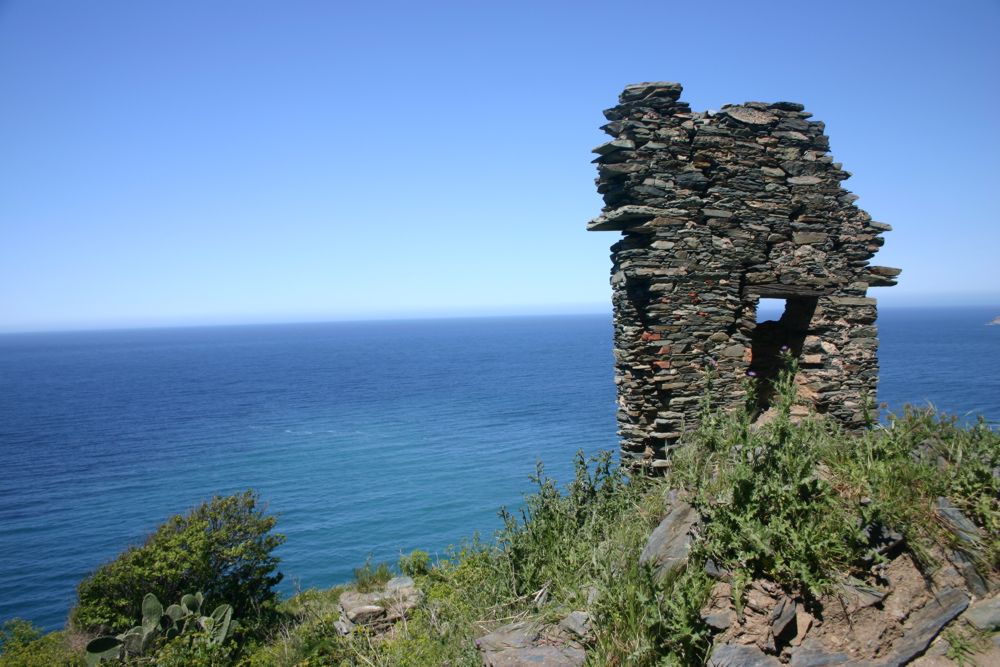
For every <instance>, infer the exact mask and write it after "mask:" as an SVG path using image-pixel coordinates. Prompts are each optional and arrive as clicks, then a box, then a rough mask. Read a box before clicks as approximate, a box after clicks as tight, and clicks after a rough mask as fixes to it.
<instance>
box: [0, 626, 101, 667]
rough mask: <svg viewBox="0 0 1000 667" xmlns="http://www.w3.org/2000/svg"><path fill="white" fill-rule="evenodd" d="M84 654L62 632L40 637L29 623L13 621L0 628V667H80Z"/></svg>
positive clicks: (39, 632)
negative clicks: (71, 644)
mask: <svg viewBox="0 0 1000 667" xmlns="http://www.w3.org/2000/svg"><path fill="white" fill-rule="evenodd" d="M83 664H84V660H83V655H82V654H81V653H78V652H76V651H73V649H72V648H71V647H70V645H69V642H67V641H66V635H65V634H64V633H62V632H51V633H49V634H47V635H46V634H43V633H42V631H41V630H39V629H38V628H36V627H35V626H33V625H32V624H31V623H30V622H28V621H25V620H23V619H20V618H14V619H11V620H9V621H7V622H6V623H4V624H3V627H2V628H0V667H83Z"/></svg>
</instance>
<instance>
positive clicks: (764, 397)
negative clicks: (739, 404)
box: [750, 296, 818, 412]
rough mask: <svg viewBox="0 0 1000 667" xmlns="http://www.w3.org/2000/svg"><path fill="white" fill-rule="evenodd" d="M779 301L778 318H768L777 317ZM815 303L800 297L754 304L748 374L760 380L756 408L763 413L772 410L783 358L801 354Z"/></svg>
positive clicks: (762, 300) (813, 300) (766, 300)
mask: <svg viewBox="0 0 1000 667" xmlns="http://www.w3.org/2000/svg"><path fill="white" fill-rule="evenodd" d="M765 302H766V303H765ZM774 302H777V304H775V303H774ZM782 302H783V303H784V308H782V309H781V310H780V315H778V317H777V318H775V319H767V318H769V317H773V316H774V315H775V314H776V310H777V308H780V304H781V303H782ZM817 303H818V299H817V298H816V297H802V296H796V297H789V298H787V299H760V300H759V301H758V302H757V326H756V327H754V329H753V332H752V333H751V336H750V340H751V352H750V353H751V357H750V372H751V373H752V374H753V375H754V376H756V377H757V378H759V383H760V384H759V393H758V396H757V405H758V408H759V409H760V410H761V411H762V412H763V411H766V410H767V409H768V408H769V407H771V403H772V401H773V398H774V381H775V379H777V377H778V374H779V373H780V372H781V369H782V368H783V367H784V365H785V363H786V362H785V359H784V356H785V355H786V354H791V355H792V356H793V357H795V358H798V357H800V356H801V355H802V348H803V346H804V345H805V340H806V336H807V335H808V334H809V324H810V322H811V321H812V317H813V314H814V313H815V312H816V305H817Z"/></svg>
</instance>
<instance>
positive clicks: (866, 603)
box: [640, 492, 1000, 667]
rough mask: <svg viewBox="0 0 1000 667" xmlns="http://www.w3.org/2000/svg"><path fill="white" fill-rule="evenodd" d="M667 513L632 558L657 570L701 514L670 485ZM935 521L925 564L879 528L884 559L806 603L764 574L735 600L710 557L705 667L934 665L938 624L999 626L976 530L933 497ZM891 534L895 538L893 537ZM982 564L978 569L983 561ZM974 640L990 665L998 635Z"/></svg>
mask: <svg viewBox="0 0 1000 667" xmlns="http://www.w3.org/2000/svg"><path fill="white" fill-rule="evenodd" d="M668 499H669V500H670V506H669V511H668V512H667V514H666V516H665V517H664V518H663V520H662V521H661V522H660V524H659V525H658V526H657V527H656V529H655V530H654V531H653V532H652V534H651V535H650V537H649V539H648V541H647V543H646V546H645V549H644V550H643V552H642V556H641V557H640V561H641V562H644V563H648V564H650V565H652V566H654V567H655V568H656V569H657V574H658V576H659V577H661V578H663V577H666V576H667V575H668V574H669V573H670V571H671V570H673V569H675V568H678V567H682V566H684V565H685V564H686V562H687V554H688V552H689V551H690V547H691V543H692V540H694V539H695V535H696V533H697V530H698V526H699V524H700V523H701V518H700V517H699V516H698V513H697V510H695V509H694V508H693V507H692V506H691V505H690V504H688V503H687V502H685V500H683V499H682V498H681V497H680V496H679V495H678V494H676V493H675V492H671V493H670V494H669V495H668ZM938 513H939V514H940V515H941V517H942V522H943V525H945V526H946V527H948V528H949V530H951V532H952V533H953V534H954V535H955V538H956V546H955V547H954V548H949V549H946V550H935V552H934V553H932V554H931V556H932V559H933V561H934V562H937V563H939V565H938V566H937V567H934V568H927V567H925V568H923V569H921V568H920V567H919V566H918V564H917V563H916V562H915V561H914V559H913V558H912V557H911V556H910V555H909V554H908V553H907V552H906V551H905V550H904V548H903V541H902V537H901V536H897V535H894V534H889V535H887V536H885V540H884V542H883V543H884V548H883V549H880V553H881V556H882V558H884V559H885V562H884V563H882V564H880V565H876V566H875V567H874V568H873V573H872V577H871V580H870V581H860V580H857V579H852V578H845V579H844V580H843V581H842V582H841V583H840V584H839V585H838V586H837V588H836V590H834V591H833V592H832V593H830V594H828V595H825V596H823V597H822V598H820V599H818V600H815V599H810V600H809V601H808V602H807V601H806V600H805V599H804V598H803V597H802V596H800V595H797V594H794V593H792V592H789V591H787V590H785V589H783V588H782V587H781V586H779V585H777V584H776V583H774V582H772V581H767V580H765V579H757V580H755V581H752V582H750V584H749V586H748V587H747V589H746V590H745V591H744V592H743V593H742V604H737V603H736V600H735V596H736V594H737V591H736V590H734V581H733V576H732V574H731V573H729V572H726V571H724V570H720V569H719V568H718V567H716V566H715V565H714V564H713V563H711V562H710V563H708V564H706V567H705V571H706V574H708V575H709V576H710V577H712V578H713V579H715V580H716V582H715V585H714V587H713V589H712V593H711V595H710V596H709V599H708V601H707V602H706V603H705V605H704V606H703V607H702V610H701V617H702V620H703V621H704V622H705V623H706V625H708V626H709V627H710V628H712V630H713V631H714V632H715V633H716V634H715V635H714V638H713V643H714V647H713V649H712V652H711V655H710V657H709V660H708V665H710V666H711V667H778V666H779V665H788V666H789V667H824V666H826V665H843V666H844V667H851V666H856V667H860V666H865V667H901V666H902V665H914V666H917V667H937V666H938V665H940V666H941V667H944V666H945V665H951V664H954V663H953V662H951V661H948V660H946V659H945V657H944V656H945V653H946V651H947V649H948V644H947V642H946V640H945V638H944V637H943V633H942V631H943V630H944V629H945V628H946V627H954V628H957V629H958V630H959V631H960V630H961V628H962V627H967V628H968V629H971V630H972V631H973V632H978V633H991V632H995V631H996V630H998V629H1000V594H998V588H1000V586H998V582H996V581H993V580H991V579H990V578H989V577H988V576H984V575H983V574H982V573H981V572H980V571H977V568H976V566H974V565H970V564H971V563H983V562H984V561H983V554H982V553H981V552H979V549H980V548H981V546H980V545H981V544H982V543H983V540H984V539H985V538H986V536H985V535H984V534H983V532H982V530H980V529H979V528H978V527H976V526H975V525H974V524H973V523H972V522H971V521H969V519H968V517H966V516H965V515H964V514H963V513H962V512H961V511H960V510H959V509H958V508H956V507H954V506H953V505H951V504H950V503H947V501H946V500H944V499H943V498H942V499H939V500H938ZM897 538H898V539H897ZM984 571H988V568H986V569H985V570H984ZM992 641H993V644H992V645H988V646H985V647H982V646H981V647H977V648H978V650H979V651H980V652H979V653H978V654H977V655H976V660H977V661H978V662H979V664H1000V635H996V636H994V637H993V640H992Z"/></svg>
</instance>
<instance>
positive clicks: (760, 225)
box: [588, 82, 900, 466]
mask: <svg viewBox="0 0 1000 667" xmlns="http://www.w3.org/2000/svg"><path fill="white" fill-rule="evenodd" d="M680 95H681V86H680V85H679V84H676V83H662V82H658V83H641V84H635V85H631V86H628V87H626V88H625V90H624V91H623V92H622V94H621V96H620V97H619V104H618V106H616V107H613V108H611V109H608V110H606V111H605V112H604V115H605V117H606V118H607V119H608V121H609V122H608V124H606V125H604V126H603V128H602V129H603V130H604V131H605V132H607V133H608V134H610V135H611V137H612V140H611V141H609V142H608V143H605V144H602V145H601V146H598V147H597V148H595V149H594V152H595V153H597V154H598V157H597V159H596V160H595V162H596V163H597V165H598V174H599V175H598V178H597V189H598V191H599V192H600V193H601V194H602V195H603V196H604V202H605V206H604V209H603V211H602V213H601V215H600V216H599V217H598V218H596V219H594V220H592V221H591V222H590V223H589V225H588V229H590V230H595V231H605V230H607V231H620V232H622V238H621V240H620V241H618V242H617V243H615V244H614V245H613V246H612V262H613V267H612V278H611V283H612V286H613V302H614V314H615V317H614V326H615V361H616V363H615V367H616V377H615V382H616V384H617V385H618V402H619V410H618V422H619V427H620V431H619V433H620V436H621V443H622V455H623V458H624V459H625V460H627V461H634V462H646V463H650V464H652V465H654V466H663V465H667V459H668V455H669V452H670V450H671V449H672V448H673V446H674V445H675V443H676V441H677V440H678V438H679V437H680V436H681V434H682V433H683V432H684V431H685V429H689V428H691V427H692V426H693V425H694V418H695V417H696V415H697V411H698V405H699V401H700V399H701V397H702V396H703V395H704V392H705V389H706V383H707V382H708V378H709V376H711V377H712V378H713V379H712V383H713V396H714V398H715V399H716V400H717V401H719V402H721V404H722V405H724V406H731V405H737V404H740V403H742V402H743V401H744V400H745V383H744V379H745V378H746V377H747V376H748V375H751V376H758V377H760V378H762V382H761V385H762V391H761V392H760V393H761V395H760V397H759V399H758V402H759V409H760V410H761V412H765V411H766V410H767V409H768V407H769V401H770V396H769V395H768V386H769V385H768V381H769V380H771V379H773V378H774V377H775V376H776V374H777V372H778V369H779V368H780V365H781V356H782V352H787V353H790V354H792V355H795V356H796V357H797V358H798V361H799V372H798V374H797V375H796V382H797V386H798V392H799V395H800V397H801V399H802V400H803V402H805V403H811V405H812V406H813V408H814V409H815V410H816V412H818V413H821V414H826V415H829V416H830V417H832V418H835V419H837V420H839V421H840V422H842V423H843V424H845V425H846V426H848V427H855V426H858V425H860V424H862V423H863V421H864V418H865V416H864V412H865V406H866V404H871V403H873V402H874V399H875V388H876V382H877V379H878V360H877V358H876V349H877V348H878V339H877V337H876V333H877V332H876V328H875V316H876V310H875V299H874V298H871V297H869V296H868V288H869V287H874V286H887V285H894V284H895V277H896V276H897V275H898V274H899V273H900V270H899V269H893V268H889V267H883V266H871V265H870V264H869V260H871V258H872V257H873V256H874V255H875V253H876V251H877V250H878V248H879V247H880V246H881V245H882V243H883V240H882V238H881V234H882V233H883V232H885V231H889V229H890V227H889V225H886V224H883V223H880V222H874V221H873V220H872V219H871V217H870V216H869V215H868V214H867V213H865V212H864V211H863V210H861V209H860V208H858V207H857V206H855V205H854V201H855V199H856V198H857V197H856V196H855V195H853V194H851V193H850V192H848V191H847V190H845V189H844V188H843V187H841V182H842V181H843V180H845V179H847V178H848V177H849V176H850V174H849V173H848V172H846V171H844V170H843V169H842V168H841V165H840V164H839V163H837V162H834V161H833V158H832V157H830V155H828V153H827V151H828V149H829V140H828V139H827V137H826V135H825V134H824V125H823V123H822V122H817V121H812V120H809V118H810V116H811V114H809V113H806V112H805V111H804V108H803V106H802V105H800V104H794V103H791V102H776V103H773V104H765V103H761V102H747V103H745V104H741V105H738V106H725V107H723V108H722V110H721V111H719V112H717V113H712V112H705V113H702V112H692V111H691V109H690V107H689V106H688V105H687V103H685V102H682V101H680ZM762 298H770V299H781V300H784V313H783V314H782V315H781V317H780V319H778V320H775V321H766V322H758V321H757V320H758V318H757V309H758V305H759V301H760V299H762Z"/></svg>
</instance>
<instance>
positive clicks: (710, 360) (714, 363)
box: [707, 357, 719, 368]
mask: <svg viewBox="0 0 1000 667" xmlns="http://www.w3.org/2000/svg"><path fill="white" fill-rule="evenodd" d="M707 363H708V365H709V366H711V367H712V368H718V367H719V362H718V361H716V360H715V359H713V358H712V357H709V358H708V361H707Z"/></svg>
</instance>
